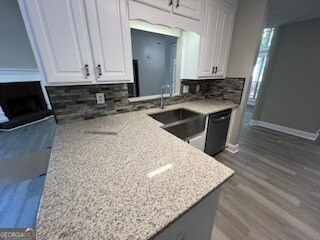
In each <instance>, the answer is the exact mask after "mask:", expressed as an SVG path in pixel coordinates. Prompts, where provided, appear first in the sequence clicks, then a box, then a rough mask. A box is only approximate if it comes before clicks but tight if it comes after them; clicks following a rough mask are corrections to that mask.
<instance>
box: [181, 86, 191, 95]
mask: <svg viewBox="0 0 320 240" xmlns="http://www.w3.org/2000/svg"><path fill="white" fill-rule="evenodd" d="M182 92H183V93H188V92H189V85H183V89H182Z"/></svg>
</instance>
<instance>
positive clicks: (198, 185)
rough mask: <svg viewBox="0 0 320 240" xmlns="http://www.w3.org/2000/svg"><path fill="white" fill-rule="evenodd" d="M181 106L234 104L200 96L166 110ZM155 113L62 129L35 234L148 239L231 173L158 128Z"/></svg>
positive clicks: (208, 108)
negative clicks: (162, 169)
mask: <svg viewBox="0 0 320 240" xmlns="http://www.w3.org/2000/svg"><path fill="white" fill-rule="evenodd" d="M180 107H184V108H188V109H190V110H194V111H197V112H201V113H204V114H210V113H214V112H218V111H221V110H224V109H228V108H234V107H236V105H235V104H228V103H223V102H217V101H213V100H201V101H194V102H187V103H182V104H177V105H171V106H168V107H167V109H174V108H180ZM151 112H159V109H149V110H144V111H139V112H131V113H125V114H119V115H114V116H109V117H102V118H97V119H94V120H88V121H83V122H77V123H71V124H65V125H59V126H58V128H57V133H56V137H55V141H54V146H53V149H52V154H51V159H50V163H49V168H48V173H47V179H46V184H45V188H44V193H43V199H42V203H41V207H40V215H39V219H38V223H37V239H45V240H49V239H90V240H91V239H108V240H110V239H119V240H120V239H121V240H124V239H128V240H135V239H149V238H151V237H153V236H154V235H155V234H157V233H158V232H159V231H160V230H162V229H163V228H164V227H166V226H167V225H168V224H170V223H171V222H172V221H173V220H175V219H176V218H178V217H179V216H181V215H182V214H183V213H184V212H185V211H187V210H188V209H190V207H192V206H193V205H195V204H196V203H197V202H198V201H200V200H201V199H202V198H203V197H205V196H206V195H207V194H208V193H210V192H212V191H213V190H214V189H216V188H217V187H218V186H219V185H221V184H222V183H223V182H224V181H226V180H227V179H228V178H229V177H231V176H232V174H233V173H234V172H233V170H231V169H230V168H228V167H226V166H224V165H223V164H221V163H219V162H218V161H216V160H215V159H214V158H212V157H210V156H208V155H207V154H205V153H203V152H201V151H200V150H198V149H196V148H194V147H192V146H191V145H189V144H187V143H186V142H184V141H182V140H180V139H178V138H176V137H174V136H173V135H171V134H170V133H168V132H166V131H165V130H163V129H161V128H160V126H161V125H162V124H161V123H159V122H157V121H155V120H154V119H152V118H151V117H149V116H148V115H147V113H151ZM163 166H166V167H167V168H168V170H167V171H165V172H163V173H162V174H158V175H154V174H153V173H155V172H154V171H155V170H157V169H159V168H161V167H163Z"/></svg>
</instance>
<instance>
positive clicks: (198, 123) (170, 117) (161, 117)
mask: <svg viewBox="0 0 320 240" xmlns="http://www.w3.org/2000/svg"><path fill="white" fill-rule="evenodd" d="M149 116H151V117H152V118H154V119H155V120H157V121H159V122H161V123H163V124H164V125H163V126H162V128H163V129H164V130H166V131H168V132H170V133H171V134H173V135H175V136H177V137H178V138H181V139H183V140H185V139H187V138H189V137H191V136H193V135H196V134H198V133H201V132H203V131H204V129H205V123H206V116H205V115H202V114H200V113H197V112H193V111H190V110H187V109H184V108H180V109H176V110H171V111H165V112H160V113H155V114H151V115H149Z"/></svg>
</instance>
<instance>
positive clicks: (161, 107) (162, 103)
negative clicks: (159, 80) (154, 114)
mask: <svg viewBox="0 0 320 240" xmlns="http://www.w3.org/2000/svg"><path fill="white" fill-rule="evenodd" d="M165 88H168V89H169V93H170V97H171V98H172V97H173V94H172V89H171V87H170V86H169V85H163V86H162V87H161V101H160V109H164V100H163V92H164V89H165Z"/></svg>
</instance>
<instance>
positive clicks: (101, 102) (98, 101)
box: [96, 93, 106, 104]
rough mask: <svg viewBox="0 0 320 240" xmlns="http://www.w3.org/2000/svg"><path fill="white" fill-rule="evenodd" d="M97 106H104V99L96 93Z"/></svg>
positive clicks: (100, 94)
mask: <svg viewBox="0 0 320 240" xmlns="http://www.w3.org/2000/svg"><path fill="white" fill-rule="evenodd" d="M96 98H97V104H104V103H105V102H106V100H105V99H104V93H96Z"/></svg>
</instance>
